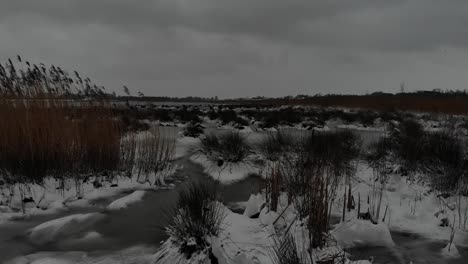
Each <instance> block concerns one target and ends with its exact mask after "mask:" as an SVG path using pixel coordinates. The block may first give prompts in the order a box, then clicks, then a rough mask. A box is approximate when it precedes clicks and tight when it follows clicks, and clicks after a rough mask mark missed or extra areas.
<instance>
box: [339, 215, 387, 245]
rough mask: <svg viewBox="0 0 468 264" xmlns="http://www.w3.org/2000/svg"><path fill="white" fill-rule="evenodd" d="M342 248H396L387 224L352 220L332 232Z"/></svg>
mask: <svg viewBox="0 0 468 264" xmlns="http://www.w3.org/2000/svg"><path fill="white" fill-rule="evenodd" d="M332 233H333V234H334V236H335V238H336V240H337V241H338V245H339V246H340V247H342V248H351V247H356V246H365V245H372V246H386V247H390V246H394V243H393V240H392V235H391V234H390V230H389V229H388V226H387V225H386V224H385V223H379V224H377V225H374V224H373V223H371V222H370V221H366V220H358V219H354V220H350V221H347V222H344V223H341V224H339V225H337V226H336V227H335V229H334V230H333V231H332Z"/></svg>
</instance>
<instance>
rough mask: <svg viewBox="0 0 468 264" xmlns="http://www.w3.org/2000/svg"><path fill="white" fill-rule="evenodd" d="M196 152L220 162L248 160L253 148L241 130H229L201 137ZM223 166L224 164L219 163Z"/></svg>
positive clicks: (230, 162)
mask: <svg viewBox="0 0 468 264" xmlns="http://www.w3.org/2000/svg"><path fill="white" fill-rule="evenodd" d="M194 154H203V155H205V156H206V157H207V158H208V159H209V160H210V161H212V162H218V163H229V164H232V163H242V162H247V161H248V157H249V156H250V155H251V154H252V148H251V147H250V145H249V144H248V143H247V139H246V138H245V137H244V136H243V135H242V134H241V133H239V132H233V131H231V132H227V133H223V134H220V135H216V134H208V135H206V136H205V138H203V139H201V142H200V145H199V146H198V148H196V149H195V151H194ZM218 165H219V166H222V165H223V164H218Z"/></svg>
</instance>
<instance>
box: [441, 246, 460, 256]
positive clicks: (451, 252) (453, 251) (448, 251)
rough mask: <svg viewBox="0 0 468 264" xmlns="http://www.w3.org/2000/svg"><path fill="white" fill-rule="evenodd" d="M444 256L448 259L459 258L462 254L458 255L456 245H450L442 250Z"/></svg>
mask: <svg viewBox="0 0 468 264" xmlns="http://www.w3.org/2000/svg"><path fill="white" fill-rule="evenodd" d="M442 256H444V257H448V258H459V257H460V253H458V249H457V247H456V246H455V244H453V243H452V244H450V243H448V244H447V246H445V247H444V248H443V249H442Z"/></svg>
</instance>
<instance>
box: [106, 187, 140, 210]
mask: <svg viewBox="0 0 468 264" xmlns="http://www.w3.org/2000/svg"><path fill="white" fill-rule="evenodd" d="M144 195H145V191H134V192H133V193H131V194H129V195H127V196H125V197H122V198H120V199H118V200H115V201H113V202H112V203H111V204H109V205H108V206H107V209H108V210H121V209H125V208H127V207H128V206H129V205H131V204H134V203H137V202H139V201H141V200H142V199H143V196H144Z"/></svg>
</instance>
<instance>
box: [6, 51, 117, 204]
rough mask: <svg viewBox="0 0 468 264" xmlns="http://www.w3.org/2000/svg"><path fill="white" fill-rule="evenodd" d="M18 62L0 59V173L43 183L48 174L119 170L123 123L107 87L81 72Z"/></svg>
mask: <svg viewBox="0 0 468 264" xmlns="http://www.w3.org/2000/svg"><path fill="white" fill-rule="evenodd" d="M18 62H19V64H20V66H19V67H18V66H16V65H15V64H14V63H13V62H12V61H11V60H9V61H8V62H7V63H5V64H0V118H1V120H2V122H1V123H0V173H1V177H3V179H5V180H6V182H7V183H8V184H9V185H15V184H20V185H28V184H39V185H40V184H42V182H43V180H44V178H45V177H46V176H55V177H56V178H58V179H59V180H61V181H64V180H65V179H66V178H72V179H74V180H75V182H76V184H78V185H79V184H81V182H82V181H81V180H80V178H81V177H82V176H83V175H85V174H87V173H102V172H108V171H114V170H116V169H117V168H118V166H119V161H120V160H119V157H120V154H119V152H120V138H121V129H120V124H119V123H118V122H116V121H115V116H114V114H113V110H112V108H111V107H110V105H109V104H108V102H107V101H106V100H105V93H104V90H103V88H102V87H98V86H96V85H93V84H92V82H91V81H90V80H89V79H82V78H81V77H80V76H79V74H78V73H76V72H75V76H74V77H71V76H70V75H69V74H68V73H66V72H64V71H63V70H62V69H61V68H59V67H55V66H51V67H49V68H46V67H45V66H44V65H43V64H41V65H32V64H30V63H29V62H25V63H23V62H22V59H21V58H20V57H18ZM19 189H20V192H22V190H27V189H28V188H19ZM79 190H80V188H79V187H77V195H78V196H80V195H81V194H80V193H79ZM21 196H25V194H23V193H22V194H21Z"/></svg>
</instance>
